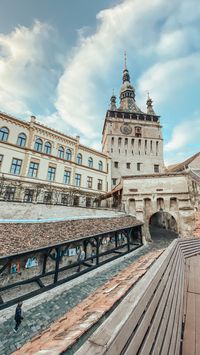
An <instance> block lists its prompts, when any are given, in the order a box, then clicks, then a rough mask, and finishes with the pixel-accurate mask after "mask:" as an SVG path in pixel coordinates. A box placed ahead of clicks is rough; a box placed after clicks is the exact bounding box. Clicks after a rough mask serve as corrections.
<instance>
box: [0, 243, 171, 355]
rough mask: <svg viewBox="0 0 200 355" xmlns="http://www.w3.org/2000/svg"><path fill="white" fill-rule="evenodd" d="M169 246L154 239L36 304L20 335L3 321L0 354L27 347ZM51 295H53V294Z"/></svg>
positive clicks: (22, 326)
mask: <svg viewBox="0 0 200 355" xmlns="http://www.w3.org/2000/svg"><path fill="white" fill-rule="evenodd" d="M170 242H171V240H170V239H169V240H167V241H166V240H165V241H163V240H162V239H161V238H160V240H159V239H157V241H156V243H151V244H149V245H148V246H146V247H145V248H141V249H142V250H140V249H139V250H138V251H137V253H136V254H134V255H131V256H127V259H122V260H118V264H116V263H115V264H112V262H111V263H110V265H108V264H107V269H106V271H105V270H103V271H101V269H98V270H99V271H98V273H97V274H96V275H95V277H93V278H92V279H91V278H89V279H88V280H87V279H86V280H85V281H83V282H80V283H79V284H78V285H75V286H73V287H72V288H71V289H69V290H65V291H63V292H62V293H60V294H59V295H56V296H55V297H54V298H51V299H49V300H48V301H47V302H44V303H39V304H37V305H36V306H34V307H33V308H30V309H29V310H27V311H26V312H24V320H23V322H22V325H21V326H20V328H19V332H18V333H16V334H15V333H14V331H13V328H14V320H13V315H12V317H11V318H9V319H6V320H4V321H3V323H2V324H0V327H1V330H3V331H1V332H0V341H1V342H2V344H3V345H4V349H3V351H0V355H7V354H9V355H10V354H11V353H12V352H14V351H15V350H16V348H15V345H16V344H18V343H20V344H21V345H23V344H25V343H27V342H28V341H29V340H30V339H31V338H32V337H33V336H34V335H35V334H39V333H40V332H41V330H42V329H45V328H47V327H48V326H49V325H50V323H52V322H54V321H56V320H57V319H58V318H61V317H62V316H63V315H64V314H65V313H66V312H67V311H69V310H70V309H72V308H73V307H75V306H76V305H78V304H79V303H80V302H81V301H82V300H84V299H85V298H86V297H87V296H89V295H90V294H91V293H93V292H94V291H95V290H96V289H97V288H99V287H101V286H102V285H103V284H104V283H105V282H106V281H108V280H110V279H111V278H112V277H113V276H115V275H116V274H117V273H118V272H119V271H121V270H123V269H124V268H126V267H127V266H128V265H130V264H131V263H133V261H135V260H137V259H138V258H139V257H140V256H142V255H144V254H145V253H147V252H149V251H153V250H157V249H160V248H163V247H166V246H167V245H168V244H169V243H170ZM81 277H82V276H81ZM81 277H80V280H81ZM50 292H51V293H52V294H53V291H52V290H51V291H50ZM47 294H48V292H47ZM0 318H1V312H0ZM32 328H33V329H34V332H33V330H32Z"/></svg>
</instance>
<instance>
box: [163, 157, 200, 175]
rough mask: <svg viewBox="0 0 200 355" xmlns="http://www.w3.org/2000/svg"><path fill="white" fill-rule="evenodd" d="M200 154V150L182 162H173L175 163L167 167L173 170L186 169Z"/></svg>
mask: <svg viewBox="0 0 200 355" xmlns="http://www.w3.org/2000/svg"><path fill="white" fill-rule="evenodd" d="M199 155H200V152H198V153H196V154H194V155H192V156H191V157H190V158H188V159H186V160H184V161H183V162H182V163H178V164H173V165H169V166H168V167H167V170H168V171H171V172H176V171H181V170H184V169H185V168H186V167H187V165H188V164H190V163H191V162H192V161H193V160H194V159H196V158H197V157H198V156H199Z"/></svg>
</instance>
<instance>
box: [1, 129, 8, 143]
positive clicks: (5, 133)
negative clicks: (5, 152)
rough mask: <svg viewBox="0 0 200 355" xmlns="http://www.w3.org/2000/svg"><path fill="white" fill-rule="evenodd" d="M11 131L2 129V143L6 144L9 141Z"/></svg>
mask: <svg viewBox="0 0 200 355" xmlns="http://www.w3.org/2000/svg"><path fill="white" fill-rule="evenodd" d="M8 134H9V129H8V128H7V127H2V128H1V129H0V141H3V142H6V141H7V140H8Z"/></svg>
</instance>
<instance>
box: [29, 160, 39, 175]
mask: <svg viewBox="0 0 200 355" xmlns="http://www.w3.org/2000/svg"><path fill="white" fill-rule="evenodd" d="M38 169H39V163H34V162H33V161H31V162H30V165H29V169H28V176H30V177H34V178H35V177H37V174H38Z"/></svg>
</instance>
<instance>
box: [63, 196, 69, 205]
mask: <svg viewBox="0 0 200 355" xmlns="http://www.w3.org/2000/svg"><path fill="white" fill-rule="evenodd" d="M61 203H62V204H63V205H68V204H69V195H67V194H62V195H61Z"/></svg>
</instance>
